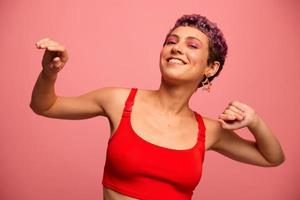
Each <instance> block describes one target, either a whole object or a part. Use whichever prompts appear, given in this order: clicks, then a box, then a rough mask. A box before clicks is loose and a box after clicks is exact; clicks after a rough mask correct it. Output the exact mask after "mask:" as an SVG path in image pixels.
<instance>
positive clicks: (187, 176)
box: [102, 88, 205, 200]
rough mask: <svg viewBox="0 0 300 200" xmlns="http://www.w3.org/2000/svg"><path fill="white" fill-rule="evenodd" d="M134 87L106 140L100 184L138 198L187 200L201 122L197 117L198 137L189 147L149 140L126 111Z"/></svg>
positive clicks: (196, 167) (199, 158)
mask: <svg viewBox="0 0 300 200" xmlns="http://www.w3.org/2000/svg"><path fill="white" fill-rule="evenodd" d="M136 92H137V88H132V89H131V91H130V94H129V96H128V98H127V100H126V103H125V107H124V110H123V114H122V118H121V121H120V124H119V126H118V128H117V130H116V132H115V133H114V134H113V136H112V137H111V138H110V139H109V141H108V146H107V151H106V162H105V166H104V173H103V180H102V184H103V186H105V187H107V188H109V189H112V190H115V191H116V192H119V193H122V194H124V195H127V196H130V197H133V198H137V199H142V200H169V199H170V200H188V199H191V198H192V195H193V191H194V189H195V187H196V186H197V185H198V183H199V181H200V178H201V174H202V163H203V161H204V153H205V144H204V141H205V126H204V123H203V120H202V117H201V116H200V115H199V114H198V113H197V112H195V111H194V113H195V116H196V119H197V121H198V130H199V131H198V140H197V143H196V145H194V146H193V147H192V148H190V149H184V150H177V149H170V148H166V147H162V146H158V145H155V144H152V143H150V142H148V141H146V140H144V139H143V138H141V137H140V136H139V135H138V134H136V133H135V132H134V130H133V128H132V126H131V121H130V115H131V109H132V106H133V103H134V97H135V94H136Z"/></svg>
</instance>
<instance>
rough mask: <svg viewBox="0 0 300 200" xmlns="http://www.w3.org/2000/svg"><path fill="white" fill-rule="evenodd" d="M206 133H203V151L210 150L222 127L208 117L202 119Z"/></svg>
mask: <svg viewBox="0 0 300 200" xmlns="http://www.w3.org/2000/svg"><path fill="white" fill-rule="evenodd" d="M202 119H203V122H204V125H205V128H206V131H205V147H206V148H205V149H206V150H210V149H211V148H212V146H213V145H214V144H215V143H216V142H217V141H218V139H219V136H220V133H221V132H222V127H221V125H220V122H219V121H217V120H214V119H211V118H208V117H202Z"/></svg>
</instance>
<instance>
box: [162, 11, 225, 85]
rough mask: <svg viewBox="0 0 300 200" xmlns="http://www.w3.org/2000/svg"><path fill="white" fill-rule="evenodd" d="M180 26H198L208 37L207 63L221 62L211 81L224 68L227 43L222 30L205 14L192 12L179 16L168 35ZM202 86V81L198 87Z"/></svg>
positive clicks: (210, 79)
mask: <svg viewBox="0 0 300 200" xmlns="http://www.w3.org/2000/svg"><path fill="white" fill-rule="evenodd" d="M179 26H190V27H194V28H197V29H198V30H200V31H201V32H203V33H204V34H205V35H206V36H207V37H208V39H209V44H208V60H207V64H208V65H209V64H212V63H213V62H214V61H218V62H219V63H220V67H219V70H218V71H217V73H215V74H214V75H213V76H210V77H208V80H209V81H210V82H211V81H212V80H213V79H214V78H215V77H216V76H218V75H219V74H220V72H221V70H222V69H223V65H224V63H225V58H226V54H227V44H226V40H225V38H224V36H223V33H222V31H221V30H220V29H219V28H218V27H217V24H216V23H213V22H211V21H209V20H208V19H207V18H206V17H205V16H202V15H199V14H192V15H183V16H182V17H181V18H179V19H178V20H177V21H176V23H175V25H174V27H173V28H172V29H171V30H170V31H169V33H168V34H167V37H168V36H169V34H171V32H172V31H173V30H175V29H176V28H177V27H179ZM164 45H165V44H164ZM205 78H206V77H205ZM205 78H204V79H205ZM202 81H203V80H202ZM202 81H201V82H202ZM201 86H202V84H201V83H200V84H199V86H198V87H201Z"/></svg>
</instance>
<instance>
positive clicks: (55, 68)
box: [35, 38, 68, 76]
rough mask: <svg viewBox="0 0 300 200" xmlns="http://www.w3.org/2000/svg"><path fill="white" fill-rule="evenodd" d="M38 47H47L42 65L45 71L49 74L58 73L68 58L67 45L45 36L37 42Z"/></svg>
mask: <svg viewBox="0 0 300 200" xmlns="http://www.w3.org/2000/svg"><path fill="white" fill-rule="evenodd" d="M35 45H36V47H37V48H38V49H45V52H44V56H43V60H42V66H43V73H44V74H46V75H48V76H53V75H56V74H57V73H58V72H59V71H60V70H62V68H63V67H64V65H65V64H66V62H67V60H68V53H67V50H66V49H65V47H64V46H63V45H61V44H59V43H58V42H55V41H53V40H51V39H49V38H44V39H41V40H39V41H37V42H36V43H35Z"/></svg>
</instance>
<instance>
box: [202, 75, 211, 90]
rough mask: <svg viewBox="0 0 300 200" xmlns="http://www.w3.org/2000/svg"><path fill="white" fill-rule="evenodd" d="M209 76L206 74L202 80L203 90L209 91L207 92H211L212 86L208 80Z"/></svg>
mask: <svg viewBox="0 0 300 200" xmlns="http://www.w3.org/2000/svg"><path fill="white" fill-rule="evenodd" d="M208 77H209V76H206V75H205V80H204V81H202V82H201V84H202V90H203V91H207V92H210V88H211V85H212V84H211V82H210V81H209V80H208Z"/></svg>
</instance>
